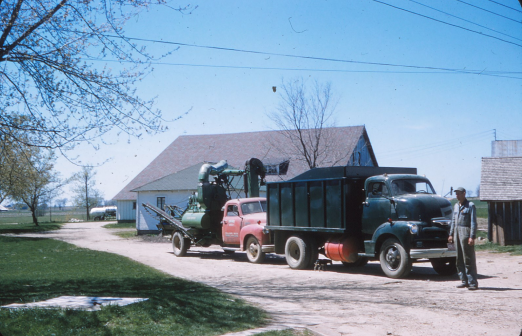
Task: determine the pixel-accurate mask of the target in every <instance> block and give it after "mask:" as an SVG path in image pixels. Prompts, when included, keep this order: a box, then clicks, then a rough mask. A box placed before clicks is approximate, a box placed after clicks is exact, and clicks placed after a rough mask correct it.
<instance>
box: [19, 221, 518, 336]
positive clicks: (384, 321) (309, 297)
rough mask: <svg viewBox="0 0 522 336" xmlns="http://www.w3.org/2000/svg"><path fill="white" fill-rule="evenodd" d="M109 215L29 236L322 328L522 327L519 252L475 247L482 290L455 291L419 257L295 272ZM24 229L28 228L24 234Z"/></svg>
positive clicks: (406, 331)
mask: <svg viewBox="0 0 522 336" xmlns="http://www.w3.org/2000/svg"><path fill="white" fill-rule="evenodd" d="M105 224H107V222H91V223H71V224H66V225H65V226H64V227H63V228H62V229H61V230H59V231H53V232H48V233H42V234H38V235H35V234H31V235H30V236H38V237H46V238H55V239H60V240H63V241H66V242H68V243H72V244H75V245H77V246H80V247H85V248H89V249H93V250H98V251H104V252H111V253H116V254H120V255H123V256H126V257H128V258H131V259H133V260H136V261H138V262H140V263H143V264H146V265H149V266H151V267H154V268H156V269H158V270H161V271H163V272H166V273H168V274H172V275H174V276H177V277H180V278H184V279H188V280H193V281H198V282H202V283H205V284H207V285H210V286H213V287H216V288H219V289H220V290H222V291H225V292H227V293H230V294H233V295H237V296H239V297H241V298H243V299H245V300H247V301H249V302H252V303H254V304H257V305H259V306H261V307H262V308H263V309H265V310H266V311H268V312H269V313H270V314H271V315H272V317H273V323H274V324H277V325H282V326H288V327H307V328H309V329H310V330H313V331H316V332H318V333H320V334H323V335H335V336H340V335H395V336H399V335H402V336H406V335H415V336H417V335H422V336H431V335H433V336H439V335H459V336H463V335H474V336H476V335H510V336H518V335H520V334H521V329H522V257H521V256H509V255H507V254H499V253H488V252H479V253H477V260H478V265H477V266H478V271H479V285H480V290H478V291H475V292H472V291H467V290H464V289H456V288H455V285H457V284H458V283H459V282H458V279H457V277H456V276H455V277H442V276H439V275H437V274H436V273H435V272H434V271H433V270H432V268H431V266H430V265H429V264H414V267H413V272H412V273H411V275H410V276H409V277H408V278H407V279H400V280H396V279H390V278H387V277H385V276H384V275H383V273H382V271H381V269H380V265H379V263H377V262H370V263H369V264H368V265H367V266H365V267H363V268H359V269H347V268H345V267H344V266H343V265H342V264H340V263H336V262H334V264H333V265H330V266H328V267H327V269H326V271H324V272H322V271H312V270H310V271H309V270H292V269H290V268H289V267H288V266H287V265H286V262H285V260H284V258H283V257H281V256H276V255H269V256H268V260H267V261H266V262H265V263H264V264H251V263H248V261H247V258H246V255H245V254H244V253H240V252H237V253H234V254H232V255H229V254H225V253H223V251H222V250H221V249H220V248H219V247H217V248H214V249H212V248H192V249H190V250H189V252H188V255H187V256H186V257H183V258H178V257H175V256H174V255H173V254H172V248H171V245H170V244H168V243H158V242H151V241H144V240H140V239H123V238H119V237H117V236H115V235H113V234H111V232H114V230H109V229H104V228H102V225H105ZM24 236H27V235H24Z"/></svg>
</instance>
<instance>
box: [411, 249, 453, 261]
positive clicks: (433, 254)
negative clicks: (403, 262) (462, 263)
mask: <svg viewBox="0 0 522 336" xmlns="http://www.w3.org/2000/svg"><path fill="white" fill-rule="evenodd" d="M456 256H457V251H455V250H450V249H448V248H434V249H411V250H410V257H411V258H412V259H424V258H426V259H431V258H452V257H456Z"/></svg>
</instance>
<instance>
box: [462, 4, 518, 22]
mask: <svg viewBox="0 0 522 336" xmlns="http://www.w3.org/2000/svg"><path fill="white" fill-rule="evenodd" d="M455 1H458V2H462V3H463V4H466V5H468V6H471V7H474V8H477V9H480V10H483V11H484V12H488V13H491V14H494V15H498V16H500V17H503V18H505V19H508V20H511V21H515V22H517V23H522V22H520V21H517V20H515V19H512V18H510V17H507V16H505V15H502V14H498V13H495V12H493V11H490V10H487V9H484V8H482V7H479V6H475V5H472V4H470V3H467V2H466V1H462V0H455Z"/></svg>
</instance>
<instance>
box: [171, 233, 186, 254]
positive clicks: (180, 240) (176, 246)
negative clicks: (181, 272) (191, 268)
mask: <svg viewBox="0 0 522 336" xmlns="http://www.w3.org/2000/svg"><path fill="white" fill-rule="evenodd" d="M189 247H190V239H188V238H185V237H183V234H182V233H181V232H179V231H178V232H175V233H174V234H173V235H172V250H173V251H174V255H175V256H176V257H183V256H185V255H186V254H187V250H188V249H189Z"/></svg>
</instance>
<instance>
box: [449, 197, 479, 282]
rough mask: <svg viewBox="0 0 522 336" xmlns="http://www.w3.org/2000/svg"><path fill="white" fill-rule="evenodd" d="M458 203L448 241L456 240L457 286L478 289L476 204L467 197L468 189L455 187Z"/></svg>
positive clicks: (454, 209)
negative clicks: (458, 283)
mask: <svg viewBox="0 0 522 336" xmlns="http://www.w3.org/2000/svg"><path fill="white" fill-rule="evenodd" d="M455 194H456V195H457V200H458V203H456V204H455V206H454V207H453V218H452V220H451V229H450V234H449V237H448V242H450V243H453V242H455V248H456V249H457V271H458V273H459V278H460V281H461V284H460V285H458V286H457V288H468V289H469V290H476V289H478V282H477V264H476V259H475V238H476V235H477V212H476V209H475V204H473V202H470V201H468V200H467V199H466V189H464V188H462V187H459V188H457V189H455Z"/></svg>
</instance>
